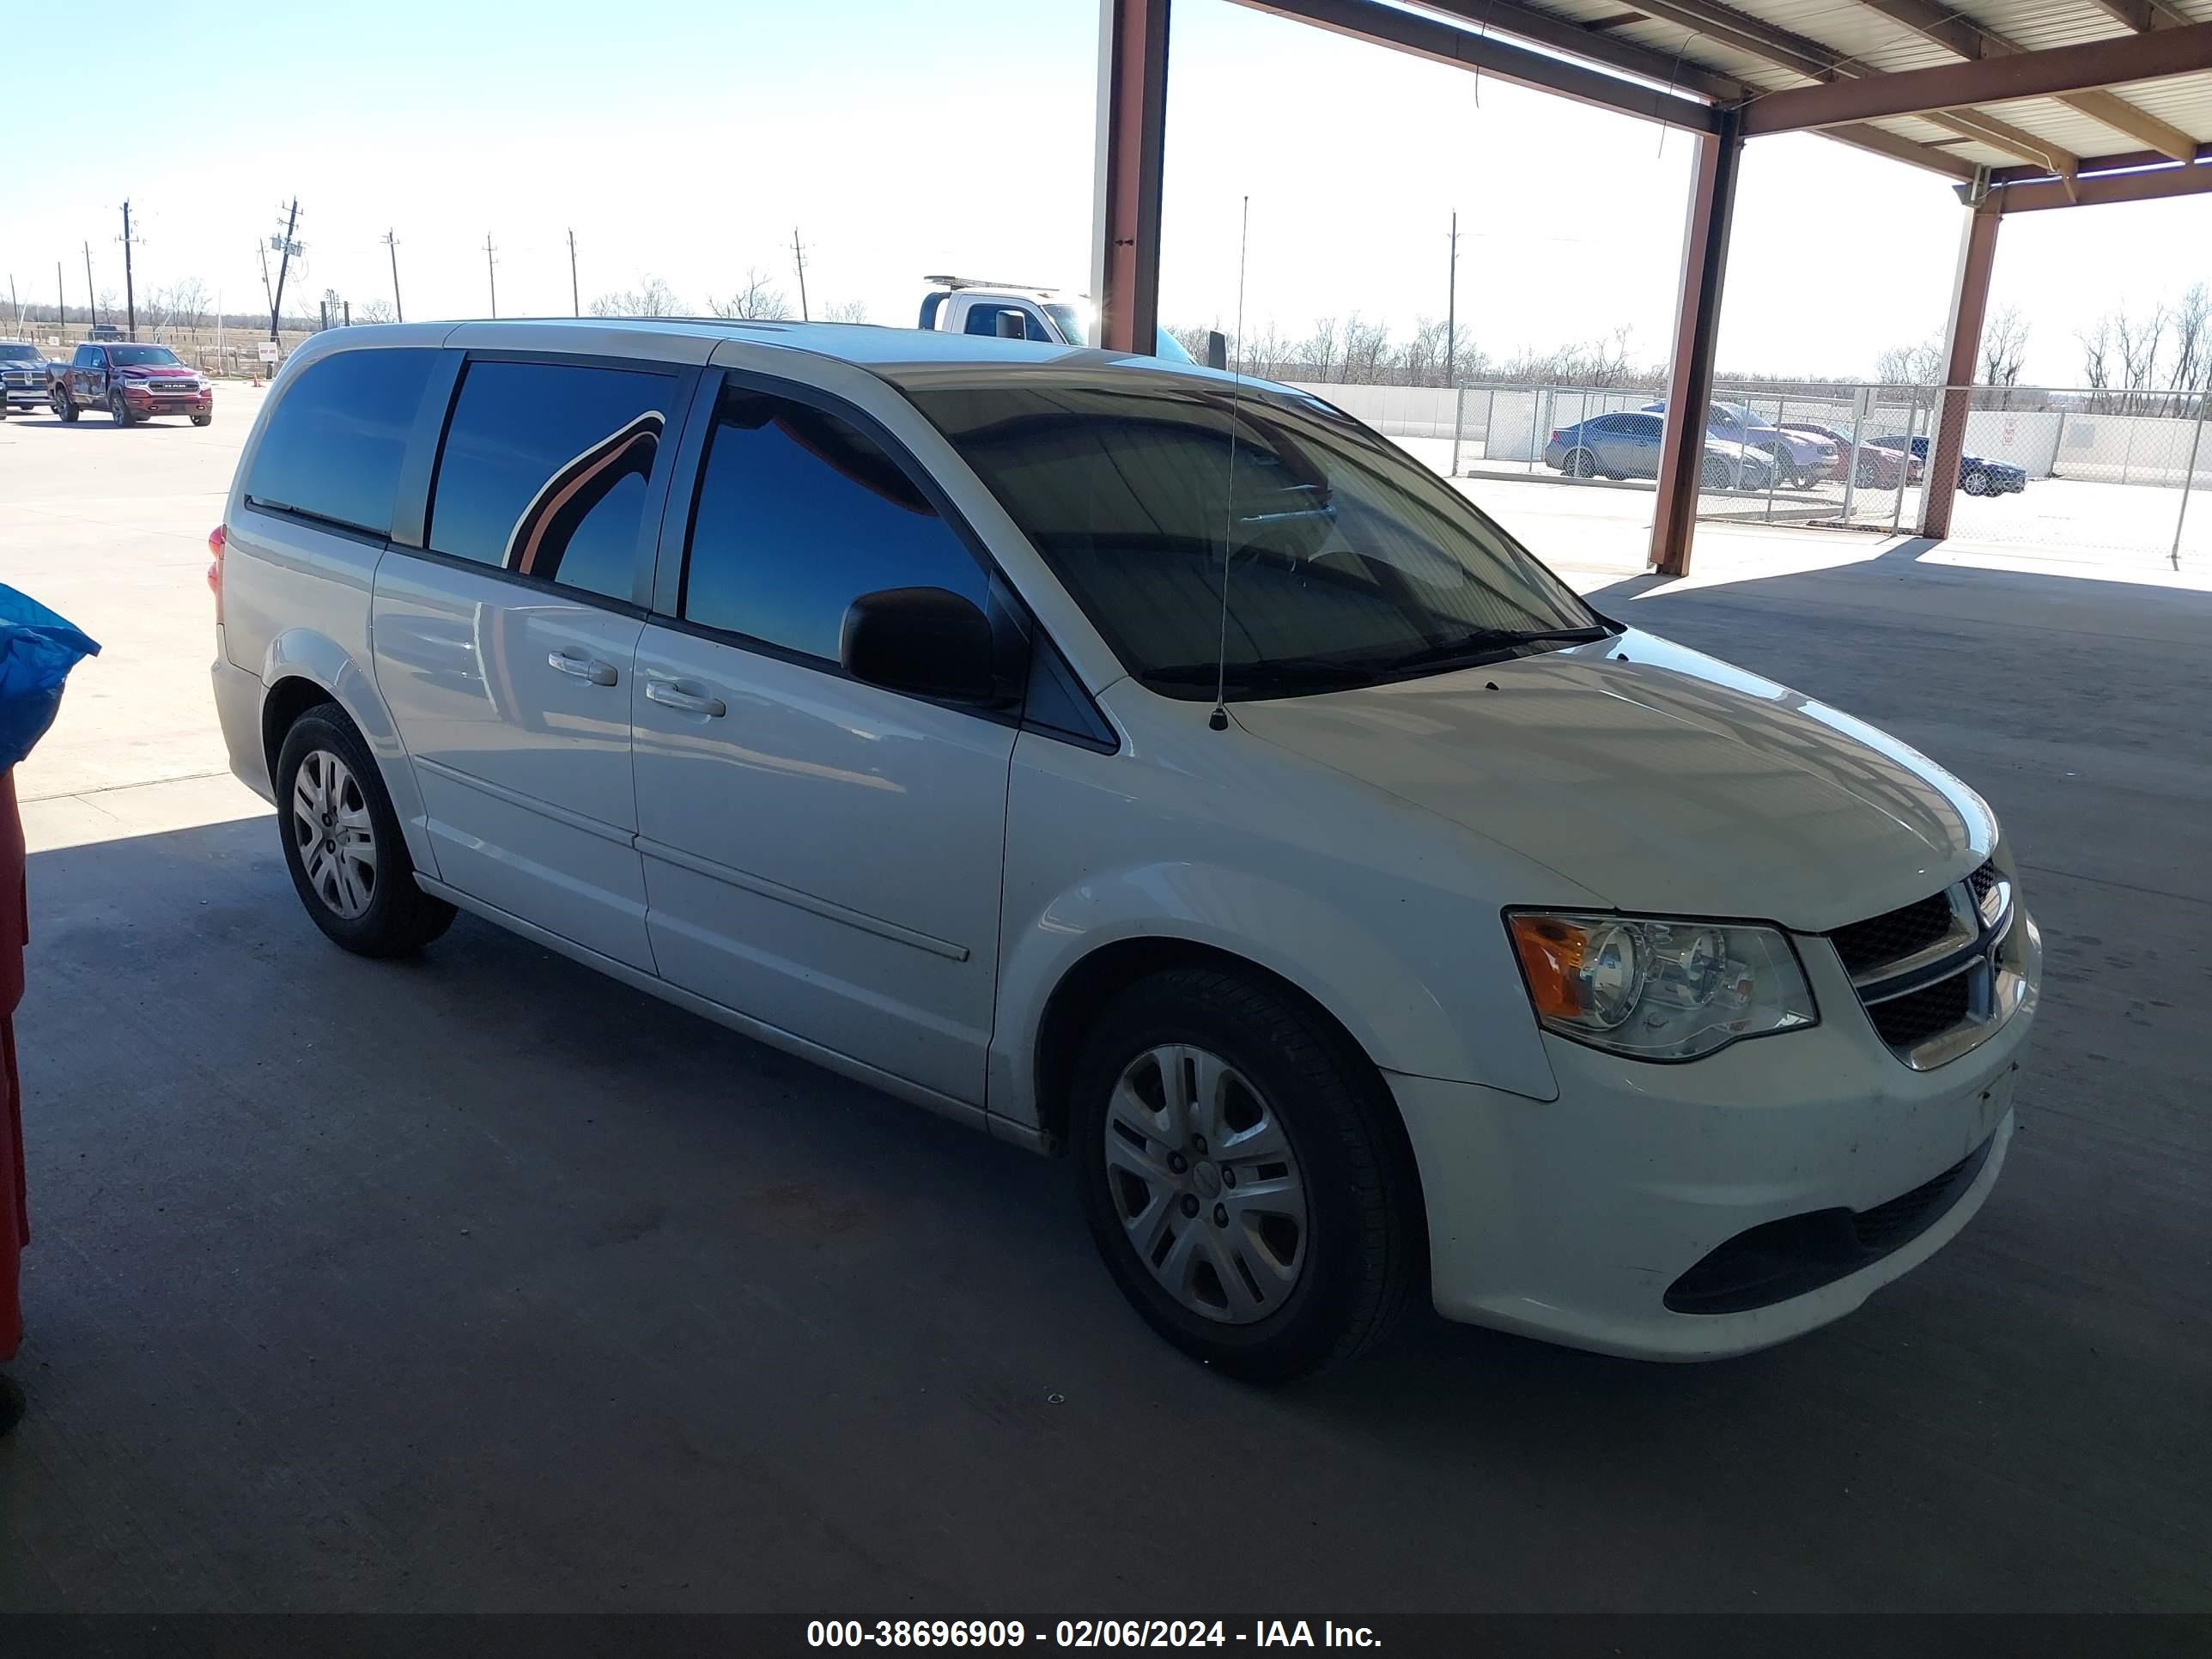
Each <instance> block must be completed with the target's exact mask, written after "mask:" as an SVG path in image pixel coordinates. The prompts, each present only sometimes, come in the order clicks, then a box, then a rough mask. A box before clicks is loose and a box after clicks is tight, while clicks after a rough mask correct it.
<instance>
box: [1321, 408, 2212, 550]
mask: <svg viewBox="0 0 2212 1659" xmlns="http://www.w3.org/2000/svg"><path fill="white" fill-rule="evenodd" d="M1308 389H1309V390H1311V391H1312V392H1315V393H1316V394H1317V395H1319V396H1321V397H1323V398H1328V400H1329V401H1331V402H1333V403H1334V404H1337V405H1338V406H1339V407H1340V408H1342V409H1344V410H1346V411H1347V412H1348V413H1350V414H1352V415H1354V416H1358V418H1360V419H1361V420H1364V421H1365V422H1368V423H1369V424H1370V425H1371V426H1374V427H1376V428H1377V429H1378V430H1380V431H1382V432H1383V433H1385V434H1387V435H1390V436H1392V437H1395V438H1396V439H1397V440H1398V441H1399V442H1401V444H1403V445H1404V446H1405V447H1407V448H1408V449H1409V450H1412V451H1413V453H1416V454H1418V455H1419V457H1420V458H1421V459H1423V460H1425V461H1426V462H1428V463H1429V464H1430V465H1432V466H1434V467H1436V468H1437V470H1438V471H1442V472H1445V473H1448V474H1449V475H1450V476H1452V477H1466V478H1501V479H1538V478H1541V479H1545V480H1548V481H1551V482H1555V483H1564V484H1568V485H1571V486H1576V487H1581V488H1594V489H1643V490H1646V491H1649V490H1650V489H1653V488H1655V484H1654V480H1655V479H1656V475H1657V471H1658V462H1659V449H1660V435H1661V421H1662V416H1663V415H1664V412H1665V403H1664V394H1663V393H1662V392H1658V391H1656V390H1653V389H1650V388H1648V387H1635V386H1628V387H1621V386H1605V387H1598V386H1525V385H1504V384H1499V385H1470V386H1461V387H1458V388H1452V387H1425V386H1346V385H1329V386H1311V387H1310V388H1308ZM1954 400H1955V401H1958V402H1962V403H1963V404H1965V406H1966V407H1965V416H1966V425H1965V433H1964V441H1963V443H1962V444H1961V446H1960V459H1959V463H1958V466H1959V474H1958V486H1957V493H1956V495H1954V504H1953V508H1952V517H1951V538H1952V539H1953V541H1954V542H1957V543H1961V544H1973V543H1988V544H1994V545H1996V546H1998V547H2002V548H2008V549H2014V550H2023V551H2033V552H2037V553H2041V554H2044V555H2046V556H2066V555H2068V554H2069V553H2079V554H2081V555H2084V556H2091V557H2094V558H2100V559H2101V558H2109V557H2114V556H2118V557H2121V558H2128V557H2143V558H2151V557H2155V558H2159V559H2161V560H2165V561H2167V562H2172V563H2174V564H2176V565H2179V564H2182V563H2184V562H2188V561H2191V559H2192V558H2193V559H2194V560H2195V561H2196V562H2197V566H2198V568H2205V567H2207V566H2212V502H2199V501H2194V500H2193V498H2194V497H2195V496H2196V495H2199V494H2201V493H2203V490H2204V489H2206V487H2207V486H2208V485H2212V444H2209V443H2207V441H2206V435H2205V428H2206V425H2207V421H2206V418H2205V417H2206V415H2207V412H2208V404H2212V398H2208V397H2207V396H2206V395H2205V394H2201V393H2196V392H2160V391H2146V390H2133V391H2130V390H2118V391H2115V390H2112V389H2109V388H2065V387H2021V386H2004V387H1995V386H1954V387H1942V386H1874V385H1867V386H1819V387H1808V388H1805V389H1803V390H1797V391H1792V390H1788V389H1782V388H1777V387H1775V386H1771V385H1763V384H1761V385H1754V384H1748V383H1745V382H1741V381H1721V382H1718V383H1717V384H1716V386H1715V387H1714V392H1713V404H1712V406H1711V409H1710V410H1708V411H1707V421H1706V433H1705V455H1704V458H1703V460H1702V465H1701V470H1700V477H1701V479H1702V482H1703V485H1704V488H1703V489H1701V491H1700V494H1699V517H1700V518H1703V519H1710V520H1719V521H1723V522H1731V521H1732V522H1739V523H1741V522H1747V521H1748V522H1755V523H1762V524H1776V525H1799V526H1808V527H1812V528H1820V529H1835V530H1852V531H1861V532H1881V533H1893V534H1909V533H1911V532H1915V531H1917V530H1918V528H1919V527H1920V525H1921V514H1922V510H1923V504H1924V500H1923V498H1924V495H1925V485H1926V475H1927V469H1928V466H1929V464H1930V461H1931V459H1932V457H1933V454H1934V451H1935V447H1936V445H1935V437H1936V428H1937V427H1938V425H1939V423H1940V422H1941V419H1942V413H1943V411H1944V409H1945V407H1946V405H1947V404H1949V403H1951V402H1953V401H1954Z"/></svg>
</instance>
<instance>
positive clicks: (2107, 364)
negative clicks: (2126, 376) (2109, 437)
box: [2074, 316, 2112, 411]
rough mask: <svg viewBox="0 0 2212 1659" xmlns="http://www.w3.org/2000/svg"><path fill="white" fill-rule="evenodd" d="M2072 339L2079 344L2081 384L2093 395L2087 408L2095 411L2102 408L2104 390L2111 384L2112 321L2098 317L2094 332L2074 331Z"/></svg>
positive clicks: (2090, 330)
mask: <svg viewBox="0 0 2212 1659" xmlns="http://www.w3.org/2000/svg"><path fill="white" fill-rule="evenodd" d="M2074 337H2075V339H2076V340H2079V341H2080V342H2081V384H2082V385H2084V386H2087V387H2088V388H2089V390H2090V392H2092V393H2093V394H2094V395H2093V396H2092V397H2091V398H2090V399H2089V407H2090V409H2091V410H2092V411H2095V410H2100V409H2102V408H2103V407H2104V405H2105V390H2106V387H2107V386H2111V385H2112V318H2111V317H2109V316H2105V317H2100V318H2099V319H2097V326H2096V327H2095V328H2094V329H2093V330H2092V329H2086V328H2083V329H2076V330H2075V331H2074Z"/></svg>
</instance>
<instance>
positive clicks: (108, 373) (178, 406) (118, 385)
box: [46, 340, 215, 426]
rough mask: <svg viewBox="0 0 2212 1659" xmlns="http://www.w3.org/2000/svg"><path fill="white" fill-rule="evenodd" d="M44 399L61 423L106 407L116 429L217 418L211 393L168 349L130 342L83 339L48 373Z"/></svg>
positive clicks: (195, 373)
mask: <svg viewBox="0 0 2212 1659" xmlns="http://www.w3.org/2000/svg"><path fill="white" fill-rule="evenodd" d="M46 398H47V401H48V402H49V403H51V404H52V405H53V410H54V413H55V414H57V415H58V416H61V417H62V419H64V421H74V420H75V419H76V417H77V416H80V415H82V413H84V411H85V410H88V409H105V410H106V411H107V413H108V415H109V416H111V417H112V419H113V420H114V422H115V423H116V424H117V425H118V426H134V425H136V424H137V422H140V421H143V420H149V419H151V418H152V417H153V416H156V415H189V416H191V420H192V424H193V425H194V426H205V425H206V424H207V423H208V422H210V421H212V420H213V419H215V392H214V391H213V389H212V388H211V387H210V386H209V385H208V383H207V381H206V380H204V378H203V377H202V376H201V375H200V374H197V372H195V371H194V370H192V369H191V368H187V367H185V364H184V363H183V362H181V361H179V358H178V356H177V354H176V353H175V352H173V351H172V350H170V349H169V348H168V347H167V346H164V345H140V344H138V343H137V342H136V341H130V340H120V341H115V340H108V341H94V340H87V341H86V342H85V343H83V344H82V345H81V346H79V347H78V348H77V349H76V356H73V357H71V358H70V361H69V362H68V363H67V364H66V365H65V366H63V367H61V368H55V369H53V370H52V371H51V378H50V380H49V382H48V385H47V387H46Z"/></svg>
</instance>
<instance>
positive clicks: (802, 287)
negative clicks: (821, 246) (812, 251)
mask: <svg viewBox="0 0 2212 1659" xmlns="http://www.w3.org/2000/svg"><path fill="white" fill-rule="evenodd" d="M791 258H792V263H793V264H796V265H797V266H798V267H799V321H800V322H802V323H804V322H807V321H810V320H811V319H810V318H809V317H808V316H807V314H806V250H805V249H804V248H802V247H801V246H799V227H798V226H797V225H793V227H792V228H791Z"/></svg>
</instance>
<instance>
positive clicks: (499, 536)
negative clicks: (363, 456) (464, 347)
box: [429, 359, 676, 599]
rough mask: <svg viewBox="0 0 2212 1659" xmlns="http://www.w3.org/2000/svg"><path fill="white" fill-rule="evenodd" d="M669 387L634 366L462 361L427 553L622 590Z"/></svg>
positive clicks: (665, 379) (610, 595) (630, 573)
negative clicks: (463, 369) (464, 369)
mask: <svg viewBox="0 0 2212 1659" xmlns="http://www.w3.org/2000/svg"><path fill="white" fill-rule="evenodd" d="M675 392H676V381H675V380H674V379H673V378H672V377H671V376H669V375H665V374H648V373H645V372H642V371H634V370H629V369H620V368H596V367H584V366H579V365H574V364H568V363H520V362H495V361H487V360H481V359H480V360H478V361H477V362H471V364H470V365H469V366H468V369H467V372H466V373H465V374H464V375H463V376H462V380H461V391H460V396H459V398H458V399H457V400H456V401H455V403H454V404H453V419H452V421H451V422H449V423H448V424H447V429H446V444H445V447H444V449H443V450H442V451H441V453H440V454H439V458H438V472H437V479H436V483H435V485H434V486H433V491H432V495H431V501H430V532H429V545H430V548H431V550H433V551H434V552H438V553H449V554H452V555H453V556H456V557H459V558H464V559H473V560H475V561H476V562H477V563H479V564H489V565H496V566H498V567H499V568H501V569H504V570H512V571H513V572H515V573H516V574H519V575H524V576H535V577H538V578H539V579H541V580H545V581H552V582H558V583H560V584H561V585H562V586H564V587H573V588H576V589H579V590H580V591H581V592H586V593H596V594H598V595H599V596H600V597H602V598H604V599H629V598H630V597H631V592H632V588H633V584H634V582H635V573H636V569H637V552H638V540H639V532H640V529H641V525H642V522H643V518H644V513H645V507H646V501H647V484H648V483H649V482H650V481H651V478H652V476H653V460H654V458H655V456H656V455H657V454H658V453H659V447H660V436H661V433H662V431H663V430H664V429H665V427H666V425H667V421H668V410H669V407H670V404H671V402H672V401H673V398H674V397H675Z"/></svg>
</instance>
